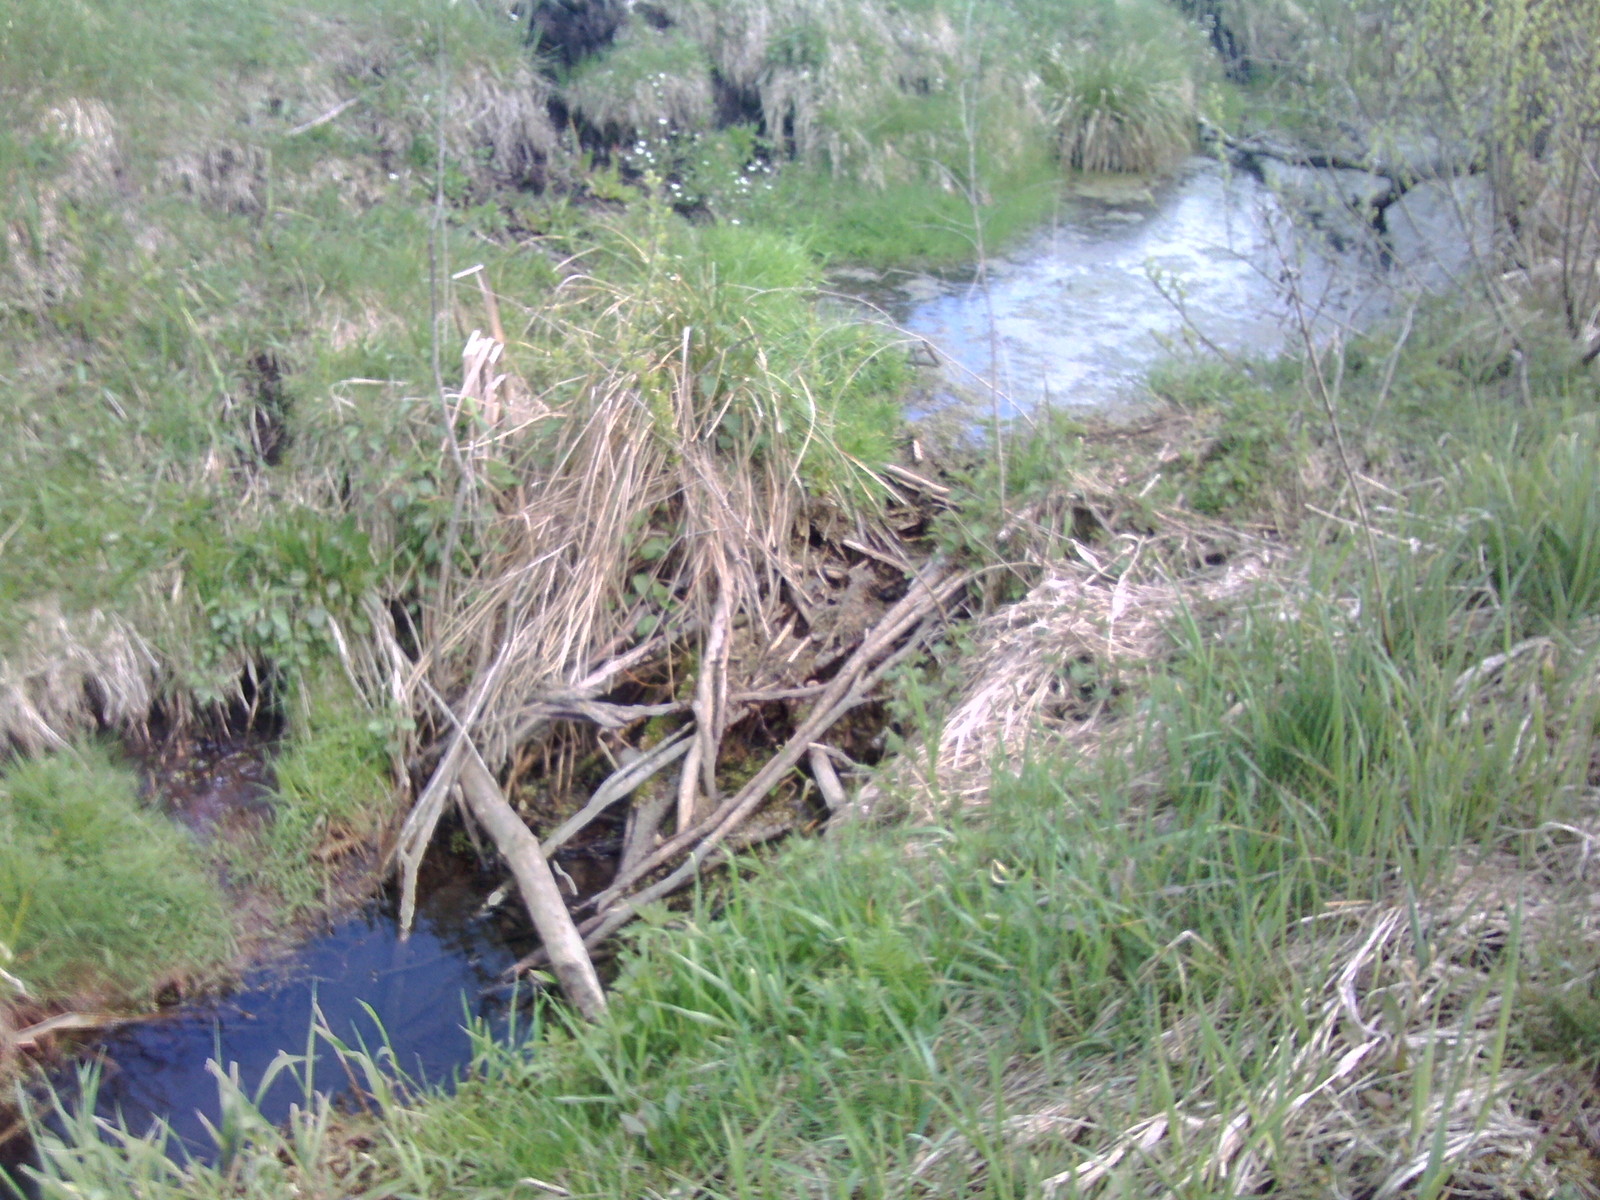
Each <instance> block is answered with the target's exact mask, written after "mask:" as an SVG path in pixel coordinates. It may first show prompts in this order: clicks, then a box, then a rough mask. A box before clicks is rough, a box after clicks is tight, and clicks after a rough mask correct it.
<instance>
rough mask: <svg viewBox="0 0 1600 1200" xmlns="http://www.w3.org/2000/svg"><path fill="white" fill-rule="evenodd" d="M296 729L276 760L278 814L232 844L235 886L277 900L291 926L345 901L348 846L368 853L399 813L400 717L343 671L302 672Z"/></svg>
mask: <svg viewBox="0 0 1600 1200" xmlns="http://www.w3.org/2000/svg"><path fill="white" fill-rule="evenodd" d="M287 708H288V710H289V714H290V723H289V732H288V736H287V738H286V739H285V741H284V743H283V746H282V748H281V750H280V752H279V753H278V754H277V755H276V756H275V757H274V758H273V760H272V773H273V777H274V780H275V783H276V787H275V789H274V792H273V797H272V815H271V818H270V819H269V820H268V821H267V822H266V823H265V824H264V825H263V826H262V828H261V829H260V830H259V831H257V832H256V833H255V834H253V835H251V836H247V837H245V838H242V839H240V840H239V841H237V842H234V843H232V844H230V845H228V846H226V847H225V848H224V855H225V859H226V866H227V874H228V878H229V880H230V882H231V883H232V884H234V885H235V886H238V887H242V888H248V889H251V890H253V891H255V892H256V893H257V894H258V895H260V896H262V897H264V898H265V899H267V900H269V901H271V902H273V904H274V905H275V907H276V911H277V912H278V913H279V914H280V916H279V920H280V922H282V923H283V924H284V925H285V926H288V925H290V924H292V922H294V921H295V920H296V919H299V918H304V917H309V916H314V915H316V914H317V913H319V912H322V911H325V910H326V909H327V908H328V907H329V906H330V904H332V903H337V902H339V901H341V900H342V899H343V898H344V897H343V893H342V892H341V889H340V886H339V882H338V878H339V873H340V871H341V869H342V868H343V867H344V865H345V863H344V855H343V854H339V855H335V856H334V857H332V858H324V857H321V856H320V855H319V852H320V851H323V850H325V849H328V848H330V847H334V848H338V847H344V848H345V849H346V850H347V851H350V852H355V853H357V854H361V855H364V854H367V853H369V852H370V848H371V846H372V845H373V843H374V842H375V841H376V839H377V836H378V834H379V833H380V831H381V830H382V829H383V828H384V827H385V826H386V825H387V824H388V823H389V822H390V820H391V819H392V817H393V809H394V803H393V801H394V798H395V786H394V780H393V776H392V772H391V766H390V760H389V739H390V738H392V737H393V736H395V735H396V734H397V733H398V729H397V728H396V722H395V720H394V719H393V718H390V717H385V716H383V715H380V714H374V713H372V712H370V711H368V710H366V708H365V707H364V705H363V704H362V702H361V700H360V698H359V697H357V696H356V695H355V694H354V691H353V689H352V688H351V687H350V686H349V685H348V684H347V683H346V682H345V681H344V680H343V679H342V678H340V677H338V676H337V675H332V674H330V675H328V676H325V677H323V678H322V679H321V680H318V681H316V682H310V681H306V680H304V679H303V678H302V681H301V682H300V683H299V685H298V686H297V687H296V688H295V689H294V691H293V694H291V695H290V697H289V698H288V701H287Z"/></svg>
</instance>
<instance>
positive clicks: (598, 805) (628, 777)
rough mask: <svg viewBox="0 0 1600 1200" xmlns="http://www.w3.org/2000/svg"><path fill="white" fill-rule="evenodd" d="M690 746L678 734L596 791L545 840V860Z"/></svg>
mask: <svg viewBox="0 0 1600 1200" xmlns="http://www.w3.org/2000/svg"><path fill="white" fill-rule="evenodd" d="M691 744H692V743H691V742H690V739H689V736H688V734H686V733H679V734H678V735H676V736H675V737H672V738H669V739H668V740H667V741H664V742H662V743H661V744H660V745H659V746H656V747H654V748H653V749H652V750H651V751H650V752H649V753H648V754H644V755H641V756H640V757H639V758H636V759H635V760H634V761H633V762H631V763H628V764H627V765H626V766H624V767H623V768H622V769H621V770H619V771H617V772H616V773H615V774H613V775H612V776H611V777H610V778H609V779H607V780H606V781H605V782H604V783H602V784H601V785H600V786H599V787H598V788H596V789H595V793H594V795H593V796H591V797H590V798H589V803H587V804H585V805H584V806H583V808H582V809H580V810H579V811H578V812H576V813H574V814H573V815H572V816H570V817H568V818H567V819H566V820H565V821H564V822H563V823H562V825H561V827H560V828H559V829H557V830H556V831H555V832H554V833H552V834H551V835H550V836H549V837H547V838H545V840H544V845H543V849H544V856H545V857H546V858H549V857H550V856H551V855H552V854H554V853H555V852H556V851H557V850H559V849H560V848H561V847H562V846H564V845H566V844H567V843H568V842H569V841H571V840H572V839H573V837H574V836H576V835H577V834H578V833H579V832H580V831H581V830H583V829H584V828H585V827H586V826H587V825H589V823H590V822H592V821H593V820H594V819H595V818H596V817H598V816H599V815H600V814H601V813H603V812H605V810H606V809H608V808H610V807H611V806H612V805H613V804H615V803H616V802H617V801H618V800H621V799H622V798H623V797H624V796H626V795H628V793H629V792H632V791H633V790H634V789H635V788H637V787H638V786H639V785H640V784H641V783H643V782H644V781H645V780H647V779H649V778H650V776H652V775H654V774H655V773H656V772H657V771H660V770H661V769H662V768H664V767H668V766H670V765H672V764H673V763H675V762H677V761H678V759H680V758H682V757H683V756H684V755H685V754H686V753H688V751H689V747H690V745H691Z"/></svg>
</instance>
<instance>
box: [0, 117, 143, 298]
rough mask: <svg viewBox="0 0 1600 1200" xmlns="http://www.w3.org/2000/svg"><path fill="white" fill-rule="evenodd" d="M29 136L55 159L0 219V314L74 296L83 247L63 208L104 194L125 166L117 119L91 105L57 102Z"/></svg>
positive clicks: (80, 276)
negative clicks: (57, 152)
mask: <svg viewBox="0 0 1600 1200" xmlns="http://www.w3.org/2000/svg"><path fill="white" fill-rule="evenodd" d="M36 136H38V137H39V138H40V139H41V140H43V141H44V142H45V143H46V144H48V145H53V146H56V147H58V148H59V150H60V155H59V158H58V159H57V161H56V162H55V163H54V164H53V166H52V168H51V169H49V170H48V171H44V172H40V173H39V175H38V176H37V177H36V178H35V179H33V180H31V181H30V182H31V186H30V188H29V189H28V191H27V194H26V203H19V204H18V205H17V207H16V208H15V209H13V210H12V211H10V212H7V213H5V214H4V215H3V216H0V313H3V312H4V309H6V308H16V309H18V310H21V311H25V312H36V311H39V310H40V309H42V308H45V307H48V306H49V305H53V304H60V303H62V302H63V301H65V300H68V299H70V298H71V297H73V296H76V295H77V294H78V293H79V292H80V291H81V289H82V286H83V259H84V253H85V250H84V247H83V246H82V245H81V244H80V243H79V239H78V238H77V237H75V236H74V234H73V230H72V221H71V214H70V209H71V207H72V206H73V205H74V204H75V203H78V202H82V201H84V200H88V199H92V198H95V197H97V196H99V195H101V194H103V193H105V192H107V191H108V190H110V189H111V188H112V187H113V186H114V184H115V183H116V181H117V179H118V177H119V176H120V175H121V173H122V171H123V169H124V160H123V151H122V147H121V140H120V138H119V135H118V129H117V122H116V119H115V117H114V116H113V115H112V113H111V110H110V109H109V108H107V107H106V105H104V104H103V103H101V102H100V101H98V100H94V99H79V98H76V97H73V98H68V99H67V100H64V101H63V102H62V103H61V104H59V105H56V106H55V107H54V108H51V109H50V110H49V111H48V112H46V113H45V114H44V116H43V118H42V120H41V121H40V122H39V124H38V128H37V131H36Z"/></svg>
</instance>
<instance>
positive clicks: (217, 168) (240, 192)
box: [156, 140, 268, 216]
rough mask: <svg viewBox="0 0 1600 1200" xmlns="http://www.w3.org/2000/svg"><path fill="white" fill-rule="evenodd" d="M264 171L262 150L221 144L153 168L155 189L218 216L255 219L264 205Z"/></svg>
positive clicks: (191, 149)
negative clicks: (213, 210)
mask: <svg viewBox="0 0 1600 1200" xmlns="http://www.w3.org/2000/svg"><path fill="white" fill-rule="evenodd" d="M267 169H268V158H267V152H266V151H265V150H264V149H262V147H260V146H257V145H252V144H250V143H248V142H240V141H232V140H224V141H218V142H213V143H210V144H208V145H203V146H195V147H188V148H185V149H184V150H183V151H182V152H181V153H179V154H176V155H174V156H172V157H171V158H168V159H165V160H164V161H163V162H162V163H161V164H160V166H159V167H157V168H156V187H157V188H159V189H160V190H162V191H165V192H172V193H176V194H178V195H181V196H188V197H190V198H191V199H193V200H195V201H197V202H198V203H201V204H205V205H208V206H210V207H213V208H216V209H219V210H221V211H222V212H228V213H234V214H236V215H238V216H258V215H260V214H261V213H262V212H263V211H265V207H266V202H267Z"/></svg>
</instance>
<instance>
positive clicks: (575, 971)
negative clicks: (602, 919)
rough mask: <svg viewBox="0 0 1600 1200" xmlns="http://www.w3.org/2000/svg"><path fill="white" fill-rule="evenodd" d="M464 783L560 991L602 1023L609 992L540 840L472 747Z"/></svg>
mask: <svg viewBox="0 0 1600 1200" xmlns="http://www.w3.org/2000/svg"><path fill="white" fill-rule="evenodd" d="M463 740H464V739H463ZM460 782H461V793H462V795H463V796H464V797H465V799H466V802H467V806H468V808H470V809H471V811H472V815H473V816H474V817H476V818H477V821H478V824H479V825H481V826H483V829H484V832H485V833H487V834H488V835H489V837H490V838H491V839H492V840H493V841H494V844H495V847H496V848H497V849H498V850H499V851H500V856H501V857H502V858H504V859H505V860H506V865H507V866H508V867H510V868H511V874H512V877H513V878H515V879H516V881H517V891H518V892H519V893H520V894H521V896H522V903H523V904H524V905H525V906H526V907H527V909H528V916H529V917H530V918H532V920H533V927H534V930H535V931H536V932H537V933H538V934H539V940H540V941H541V942H543V943H544V949H545V953H546V954H547V955H548V957H549V959H550V966H551V969H552V970H554V971H555V974H556V979H557V980H558V981H559V982H560V984H561V989H562V991H564V992H565V993H566V994H567V999H568V1000H570V1001H572V1004H573V1006H574V1007H575V1008H576V1009H577V1010H578V1012H580V1013H581V1014H582V1015H583V1016H584V1018H585V1019H587V1020H590V1021H594V1020H597V1019H599V1017H600V1015H601V1014H602V1013H604V1012H605V1010H606V996H605V992H604V991H602V990H601V987H600V978H599V976H597V975H596V974H595V971H594V963H593V962H591V961H590V959H589V952H588V951H587V950H586V949H584V945H583V939H582V938H580V937H579V936H578V930H577V928H576V926H574V925H573V923H572V916H571V914H570V913H568V912H567V905H566V902H565V901H563V900H562V899H561V890H560V889H559V888H558V887H557V886H556V881H555V876H554V875H553V874H552V873H551V871H550V864H549V863H547V862H546V861H545V857H544V854H543V852H542V851H541V850H540V848H539V839H538V838H536V837H534V836H533V834H532V832H531V831H530V830H529V829H528V827H527V826H526V825H524V824H523V823H522V818H521V817H519V816H517V814H516V812H515V810H513V809H512V807H511V805H510V804H509V803H507V801H506V798H505V794H504V793H503V792H502V791H501V790H500V785H499V784H498V783H497V782H495V778H494V776H493V775H491V774H490V773H489V768H488V767H486V766H484V765H483V759H482V758H480V757H479V756H478V752H477V750H476V748H474V747H473V746H472V745H471V744H470V743H468V744H467V750H466V752H465V753H464V754H463V755H462V762H461V770H460Z"/></svg>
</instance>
